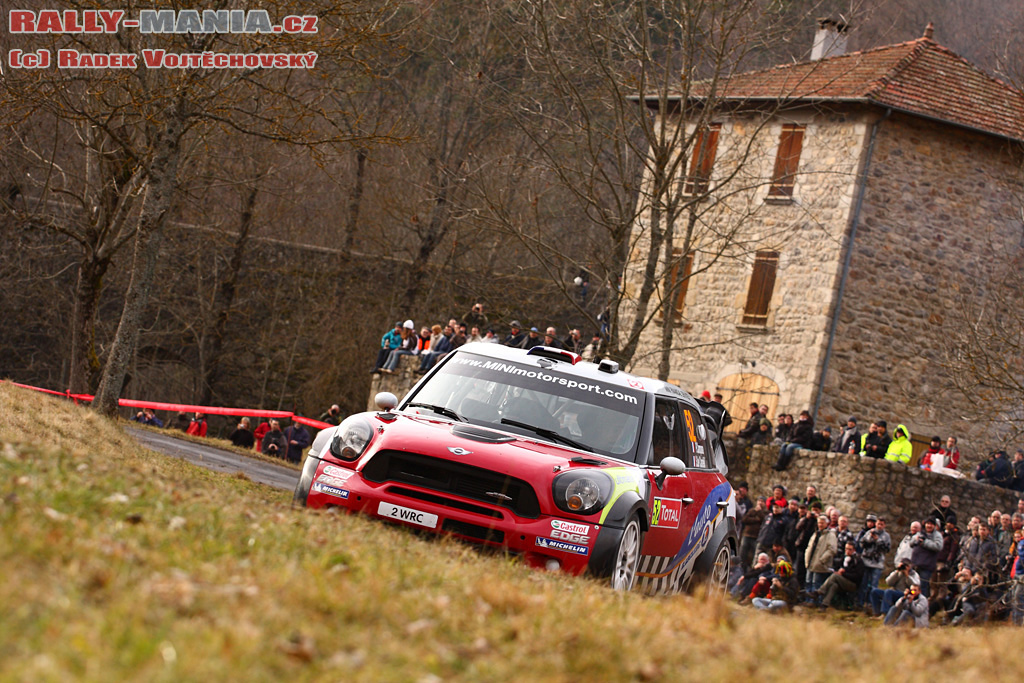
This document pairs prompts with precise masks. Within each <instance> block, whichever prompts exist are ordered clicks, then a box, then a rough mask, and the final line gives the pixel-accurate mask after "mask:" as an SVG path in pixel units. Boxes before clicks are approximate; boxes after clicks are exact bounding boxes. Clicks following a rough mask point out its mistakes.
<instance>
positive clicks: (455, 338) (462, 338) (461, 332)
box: [451, 323, 469, 351]
mask: <svg viewBox="0 0 1024 683" xmlns="http://www.w3.org/2000/svg"><path fill="white" fill-rule="evenodd" d="M452 329H453V330H455V334H454V335H452V349H451V350H452V351H454V350H455V349H457V348H459V347H460V346H463V345H465V343H466V342H467V341H468V340H469V337H467V336H466V324H465V323H461V324H460V325H459V326H458V327H452Z"/></svg>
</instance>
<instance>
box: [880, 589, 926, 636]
mask: <svg viewBox="0 0 1024 683" xmlns="http://www.w3.org/2000/svg"><path fill="white" fill-rule="evenodd" d="M911 619H913V621H914V628H928V598H927V597H926V596H925V595H924V593H922V592H921V587H920V586H911V587H910V588H908V589H907V590H906V591H905V592H904V593H903V597H902V598H900V599H899V600H897V601H896V604H895V605H893V606H892V607H891V608H890V609H889V612H888V613H887V614H886V615H885V625H886V626H899V625H900V624H902V623H903V622H905V621H910V620H911Z"/></svg>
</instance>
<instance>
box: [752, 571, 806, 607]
mask: <svg viewBox="0 0 1024 683" xmlns="http://www.w3.org/2000/svg"><path fill="white" fill-rule="evenodd" d="M768 581H769V587H768V592H767V594H766V595H765V596H764V597H756V598H752V599H751V603H752V604H753V605H754V607H755V608H757V609H763V610H767V611H769V612H781V611H783V610H787V609H789V608H790V607H791V606H792V605H793V604H794V603H795V602H796V596H797V593H799V591H800V588H799V586H798V585H797V583H796V573H795V572H794V571H793V565H792V564H791V563H790V562H789V561H787V560H786V559H785V558H784V557H779V558H777V559H776V562H775V573H774V574H772V575H770V576H769V579H768Z"/></svg>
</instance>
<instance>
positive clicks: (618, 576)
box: [611, 517, 643, 591]
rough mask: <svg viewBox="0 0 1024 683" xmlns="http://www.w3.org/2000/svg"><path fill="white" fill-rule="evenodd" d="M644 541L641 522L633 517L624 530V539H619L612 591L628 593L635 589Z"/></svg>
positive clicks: (613, 569)
mask: <svg viewBox="0 0 1024 683" xmlns="http://www.w3.org/2000/svg"><path fill="white" fill-rule="evenodd" d="M642 540H643V532H641V530H640V521H639V520H638V519H637V518H636V517H631V518H630V519H629V521H628V522H627V523H626V528H625V529H623V530H622V538H620V539H619V547H618V549H617V550H616V551H615V565H614V566H613V567H612V581H611V584H612V589H614V590H617V591H628V590H630V589H631V588H633V582H634V581H636V568H637V564H639V562H640V545H641V541H642Z"/></svg>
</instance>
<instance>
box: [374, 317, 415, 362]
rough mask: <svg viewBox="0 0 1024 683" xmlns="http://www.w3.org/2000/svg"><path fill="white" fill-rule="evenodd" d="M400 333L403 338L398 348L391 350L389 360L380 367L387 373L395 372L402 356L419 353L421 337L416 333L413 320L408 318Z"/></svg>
mask: <svg viewBox="0 0 1024 683" xmlns="http://www.w3.org/2000/svg"><path fill="white" fill-rule="evenodd" d="M399 334H400V336H401V340H400V341H399V344H398V348H395V349H392V350H391V353H390V354H388V359H387V362H385V363H384V366H383V367H381V369H380V371H381V372H383V373H384V374H386V375H393V374H395V369H396V368H398V361H399V359H400V358H401V357H402V356H415V355H417V354H418V353H419V349H420V337H419V335H417V334H416V326H415V325H414V324H413V322H412V321H411V320H406V321H405V322H404V323H402V329H401V331H400V332H399Z"/></svg>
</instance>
